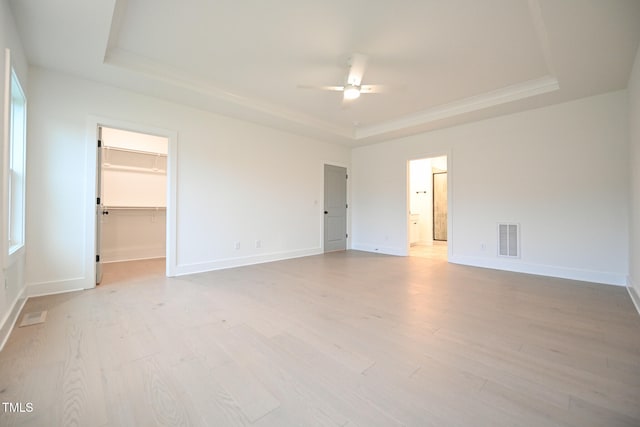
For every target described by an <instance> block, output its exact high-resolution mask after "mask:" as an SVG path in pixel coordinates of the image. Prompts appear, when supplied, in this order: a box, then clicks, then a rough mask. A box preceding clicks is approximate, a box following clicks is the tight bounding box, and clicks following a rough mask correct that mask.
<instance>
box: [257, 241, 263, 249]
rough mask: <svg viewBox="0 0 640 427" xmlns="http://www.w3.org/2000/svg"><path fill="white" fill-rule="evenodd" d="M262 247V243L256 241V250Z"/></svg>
mask: <svg viewBox="0 0 640 427" xmlns="http://www.w3.org/2000/svg"><path fill="white" fill-rule="evenodd" d="M261 247H262V242H261V241H260V240H256V249H260V248H261Z"/></svg>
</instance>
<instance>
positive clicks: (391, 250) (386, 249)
mask: <svg viewBox="0 0 640 427" xmlns="http://www.w3.org/2000/svg"><path fill="white" fill-rule="evenodd" d="M352 247H353V250H354V251H364V252H373V253H376V254H385V255H394V256H407V255H408V254H409V248H404V249H403V248H397V247H392V246H380V245H372V244H368V243H353V245H352Z"/></svg>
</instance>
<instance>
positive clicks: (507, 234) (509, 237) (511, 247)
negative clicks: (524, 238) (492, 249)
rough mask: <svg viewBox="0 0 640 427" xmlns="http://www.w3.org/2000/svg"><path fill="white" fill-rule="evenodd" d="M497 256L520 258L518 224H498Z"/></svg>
mask: <svg viewBox="0 0 640 427" xmlns="http://www.w3.org/2000/svg"><path fill="white" fill-rule="evenodd" d="M498 256H501V257H508V258H520V224H513V223H500V224H498Z"/></svg>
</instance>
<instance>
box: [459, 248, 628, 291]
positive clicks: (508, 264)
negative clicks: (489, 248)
mask: <svg viewBox="0 0 640 427" xmlns="http://www.w3.org/2000/svg"><path fill="white" fill-rule="evenodd" d="M449 262H451V263H454V264H462V265H470V266H473V267H482V268H492V269H497V270H504V271H513V272H516V273H526V274H535V275H539V276H549V277H556V278H560V279H570V280H579V281H583V282H592V283H602V284H605V285H615V286H625V284H626V280H625V277H624V275H622V274H617V273H611V272H607V271H595V270H584V269H577V268H570V267H560V266H553V265H543V264H531V263H526V262H521V261H517V260H508V259H490V258H482V257H474V256H465V255H454V256H452V257H450V258H449Z"/></svg>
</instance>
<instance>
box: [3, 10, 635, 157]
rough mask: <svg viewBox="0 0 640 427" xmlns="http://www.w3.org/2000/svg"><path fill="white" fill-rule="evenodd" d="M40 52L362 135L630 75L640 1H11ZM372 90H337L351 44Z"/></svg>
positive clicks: (140, 87) (106, 78)
mask: <svg viewBox="0 0 640 427" xmlns="http://www.w3.org/2000/svg"><path fill="white" fill-rule="evenodd" d="M10 4H11V7H12V10H13V13H14V15H15V17H16V21H17V24H18V28H19V31H20V34H21V38H22V41H23V44H24V48H25V50H26V52H27V56H28V59H29V62H30V63H31V64H33V65H37V66H41V67H45V68H51V69H55V70H60V71H64V72H68V73H72V74H74V75H78V76H80V77H84V78H87V79H91V80H95V81H99V82H104V83H108V84H112V85H116V86H119V87H123V88H127V89H131V90H134V91H137V92H140V93H144V94H148V95H152V96H157V97H160V98H163V99H168V100H171V101H175V102H179V103H183V104H187V105H192V106H195V107H198V108H204V109H207V110H210V111H214V112H217V113H222V114H226V115H229V116H232V117H237V118H242V119H246V120H250V121H255V122H258V123H262V124H266V125H268V126H273V127H275V128H280V129H284V130H288V131H293V132H297V133H300V134H303V135H309V136H313V137H318V138H322V139H325V140H332V141H337V142H342V143H346V144H348V145H351V146H358V145H363V144H367V143H371V142H377V141H381V140H385V139H390V138H394V137H398V136H403V135H409V134H413V133H417V132H422V131H425V130H430V129H435V128H439V127H444V126H450V125H453V124H458V123H463V122H466V121H470V120H476V119H479V118H484V117H490V116H494V115H498V114H507V113H511V112H516V111H521V110H524V109H528V108H535V107H539V106H543V105H549V104H553V103H558V102H563V101H568V100H571V99H575V98H580V97H584V96H589V95H594V94H598V93H603V92H607V91H611V90H617V89H623V88H625V87H626V85H627V81H628V77H629V73H630V71H631V66H632V64H633V59H634V56H635V53H636V51H637V48H638V42H639V40H640V1H639V0H481V1H480V0H448V1H444V0H396V1H393V2H391V1H388V0H368V1H365V0H315V1H312V0H274V1H263V0H221V1H212V0H180V1H178V0H92V1H86V0H12V1H10ZM355 52H357V53H362V54H365V55H367V57H368V59H369V61H368V65H367V68H366V71H365V74H364V78H363V83H364V84H384V85H389V86H390V87H391V91H390V92H389V93H384V94H364V95H362V96H361V97H360V98H359V99H358V100H356V101H354V102H352V103H350V105H349V106H348V107H347V108H345V107H344V106H343V103H342V97H341V94H340V93H337V92H321V91H313V90H308V89H300V88H298V87H297V86H298V85H341V84H343V83H344V80H345V78H346V75H347V73H348V63H347V61H348V57H349V56H350V54H352V53H355Z"/></svg>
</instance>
